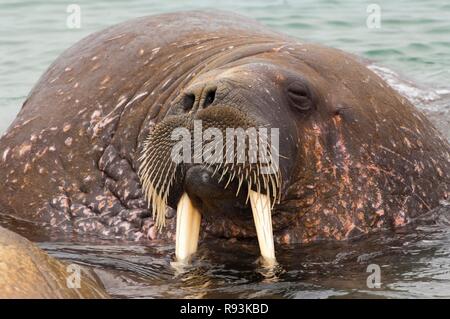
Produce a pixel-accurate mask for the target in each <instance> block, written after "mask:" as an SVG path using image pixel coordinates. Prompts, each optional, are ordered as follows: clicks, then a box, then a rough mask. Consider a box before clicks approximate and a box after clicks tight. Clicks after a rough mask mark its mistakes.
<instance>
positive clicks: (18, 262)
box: [0, 227, 109, 299]
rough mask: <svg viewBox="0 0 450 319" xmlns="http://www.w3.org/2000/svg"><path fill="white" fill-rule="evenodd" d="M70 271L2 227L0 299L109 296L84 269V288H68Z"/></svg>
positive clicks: (81, 284)
mask: <svg viewBox="0 0 450 319" xmlns="http://www.w3.org/2000/svg"><path fill="white" fill-rule="evenodd" d="M68 270H69V271H68ZM70 270H71V269H70V268H69V269H68V268H67V264H65V263H62V262H60V261H58V260H56V259H54V258H52V257H50V256H49V255H47V253H45V252H44V251H43V250H41V249H40V248H39V247H37V246H36V245H34V244H33V243H31V242H30V241H28V240H27V239H25V238H24V237H22V236H19V235H17V234H15V233H13V232H11V231H9V230H7V229H5V228H3V227H0V298H2V299H3V298H38V299H41V298H51V299H55V298H71V299H80V298H89V299H92V298H108V297H109V296H108V294H107V293H106V292H105V290H104V288H103V286H102V284H101V283H100V281H99V280H98V278H97V277H96V276H95V275H94V274H93V273H91V272H88V271H87V270H86V269H84V268H83V269H82V270H81V272H80V274H81V277H80V288H78V289H74V288H68V287H67V281H66V279H67V278H68V276H70V275H72V274H73V272H71V271H70Z"/></svg>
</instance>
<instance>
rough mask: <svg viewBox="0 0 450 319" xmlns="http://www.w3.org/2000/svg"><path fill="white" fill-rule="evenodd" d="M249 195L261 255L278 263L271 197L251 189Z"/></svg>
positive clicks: (268, 261) (272, 262) (271, 262)
mask: <svg viewBox="0 0 450 319" xmlns="http://www.w3.org/2000/svg"><path fill="white" fill-rule="evenodd" d="M249 196H250V204H251V205H252V212H253V219H254V220H255V227H256V235H257V236H258V243H259V249H260V251H261V256H262V257H263V258H264V259H265V261H266V262H267V263H269V264H271V265H273V264H276V259H275V248H274V244H273V231H272V210H271V205H270V197H269V196H267V195H265V194H261V193H258V192H255V191H252V190H249Z"/></svg>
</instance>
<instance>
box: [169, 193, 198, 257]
mask: <svg viewBox="0 0 450 319" xmlns="http://www.w3.org/2000/svg"><path fill="white" fill-rule="evenodd" d="M200 221H201V215H200V212H199V211H198V210H197V209H196V208H195V207H194V206H193V205H192V202H191V199H190V198H189V196H188V195H187V194H186V193H184V194H183V196H181V199H180V201H179V202H178V206H177V233H176V243H175V256H176V259H177V261H179V262H187V261H189V258H190V256H191V255H192V254H193V253H195V252H196V251H197V246H198V236H199V233H200Z"/></svg>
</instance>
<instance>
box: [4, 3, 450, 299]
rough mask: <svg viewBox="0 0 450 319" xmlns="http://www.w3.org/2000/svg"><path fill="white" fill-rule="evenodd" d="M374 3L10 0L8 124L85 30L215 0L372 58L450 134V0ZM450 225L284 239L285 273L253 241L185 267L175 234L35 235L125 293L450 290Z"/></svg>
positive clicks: (298, 294)
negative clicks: (124, 239)
mask: <svg viewBox="0 0 450 319" xmlns="http://www.w3.org/2000/svg"><path fill="white" fill-rule="evenodd" d="M372 2H373V1H356V0H349V1H343V0H315V1H313V0H303V1H294V0H284V1H283V0H280V1H278V0H274V1H271V0H267V1H265V0H258V1H245V2H243V1H233V0H232V1H223V2H220V4H219V1H206V0H201V1H180V0H169V1H162V0H160V1H145V0H131V1H116V0H110V1H89V0H78V1H77V0H70V1H57V0H47V1H42V0H36V1H32V0H28V1H21V0H15V1H13V0H1V1H0V134H1V133H2V132H4V131H5V130H6V129H7V127H8V126H9V124H10V123H11V121H12V120H13V119H14V117H15V116H16V114H17V112H18V111H19V109H20V106H21V104H22V103H23V101H24V100H25V98H26V96H27V94H28V93H29V91H30V90H31V88H32V87H33V85H34V83H36V82H37V80H38V78H39V77H40V75H41V74H42V73H43V72H44V71H45V70H46V68H47V67H48V66H49V65H50V64H51V63H52V62H53V61H54V60H55V59H56V57H57V56H58V55H59V54H60V53H61V52H62V51H63V50H64V49H66V48H68V47H69V46H71V45H72V44H74V43H75V42H77V41H78V40H80V39H81V38H83V37H85V36H86V35H88V34H90V33H92V32H94V31H97V30H100V29H102V28H105V27H107V26H110V25H113V24H115V23H119V22H122V21H125V20H127V19H130V18H134V17H138V16H143V15H151V14H158V13H165V12H172V11H179V10H191V9H206V8H207V9H213V10H215V9H222V10H230V11H234V12H237V13H240V14H243V15H246V16H249V17H252V18H255V19H257V20H259V21H260V22H262V23H263V24H266V25H268V26H270V27H272V28H274V29H277V30H279V31H282V32H285V33H288V34H290V35H293V36H296V37H298V38H300V39H302V40H304V41H310V42H317V43H321V44H325V45H328V46H332V47H336V48H340V49H343V50H345V51H349V52H353V53H355V54H358V55H360V56H363V57H365V58H367V59H369V60H370V61H372V62H371V68H372V69H373V70H374V71H376V72H377V73H379V74H380V75H381V76H382V77H384V78H385V79H386V81H388V83H389V84H390V85H392V86H393V87H394V88H395V89H397V90H398V91H400V93H402V94H404V95H405V96H406V97H407V98H409V99H410V100H411V101H413V103H414V104H415V105H417V106H418V107H419V108H421V109H422V110H423V111H424V112H425V113H426V114H427V115H428V116H429V117H430V118H431V119H432V121H433V123H434V124H435V125H436V126H437V127H438V128H439V129H440V130H441V131H442V133H443V134H444V135H446V136H447V137H448V138H449V139H450V98H449V92H450V80H449V79H450V1H437V0H429V1H419V0H414V1H411V0H399V1H392V0H391V1H385V0H383V1H381V0H378V1H376V3H377V4H378V5H379V8H380V10H381V11H380V14H381V15H380V18H381V19H380V27H379V28H369V27H368V26H367V19H368V16H369V14H370V13H368V12H367V9H368V5H369V4H371V3H372ZM71 3H76V4H78V5H79V6H80V8H81V28H79V29H72V28H68V27H67V24H66V19H67V17H68V15H69V13H67V12H66V9H67V6H68V5H69V4H71ZM448 211H449V210H448ZM0 222H1V221H0ZM449 228H450V227H449V226H448V222H443V223H442V225H438V226H429V225H424V226H421V230H422V233H421V235H420V236H419V235H417V236H416V235H408V234H405V233H402V231H400V232H398V233H395V234H394V235H392V234H391V235H390V236H387V237H386V236H384V235H374V236H372V237H370V238H369V239H366V240H364V241H363V242H356V243H353V242H352V243H335V244H334V243H328V244H317V245H310V246H307V247H299V246H295V247H282V248H278V249H279V250H277V253H278V254H279V256H280V257H279V259H280V260H279V261H280V263H281V264H282V265H283V268H284V272H283V273H282V274H280V275H277V276H273V275H269V274H267V273H265V271H264V270H263V269H260V268H259V267H258V266H257V264H255V262H254V261H255V260H256V258H257V256H256V254H255V252H257V247H256V246H255V243H241V244H239V247H237V245H238V244H234V245H235V246H230V245H228V244H227V243H223V242H217V243H216V242H211V243H203V244H201V246H200V251H199V254H198V259H197V261H196V264H195V267H193V268H192V269H190V270H188V271H187V272H186V273H185V274H181V275H180V274H176V273H175V272H174V271H173V269H172V268H171V267H170V260H171V254H173V246H171V245H165V246H158V245H153V244H152V245H150V246H140V245H136V244H127V243H119V244H117V243H116V244H108V243H102V244H101V245H100V244H99V245H97V244H92V243H90V244H84V243H73V242H69V243H68V242H53V241H48V240H47V239H43V238H40V237H36V238H34V240H36V241H43V240H44V241H45V242H42V243H41V246H42V247H43V248H44V249H46V250H47V251H49V252H50V253H51V254H53V255H55V256H57V257H59V258H62V259H67V260H74V261H77V262H80V263H83V264H87V265H91V266H93V267H95V268H96V269H98V271H99V274H100V276H101V278H102V280H103V282H104V283H105V285H106V286H107V289H108V291H109V292H110V293H111V294H112V295H113V296H116V297H155V298H158V297H287V298H310V297H311V298H326V297H450V248H449V247H450V245H449V243H450V231H449ZM28 235H29V234H28ZM32 239H33V238H32ZM215 252H220V253H218V254H215ZM371 263H375V264H378V265H380V267H381V269H382V286H381V288H380V289H371V288H368V286H367V285H366V278H367V276H368V274H367V273H366V268H367V266H368V265H369V264H371Z"/></svg>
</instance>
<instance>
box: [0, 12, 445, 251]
mask: <svg viewBox="0 0 450 319" xmlns="http://www.w3.org/2000/svg"><path fill="white" fill-rule="evenodd" d="M291 73H292V74H294V75H293V76H294V77H298V78H299V79H300V78H301V79H302V81H303V80H304V81H307V83H308V86H309V87H310V88H311V91H312V94H313V96H314V108H313V110H312V111H311V112H309V113H307V114H299V113H295V110H291V109H289V107H288V106H287V103H286V100H285V98H284V96H283V95H281V94H280V93H279V92H278V90H279V91H280V92H281V91H282V90H283V88H284V86H285V85H288V84H289V83H287V81H288V80H289V79H290V75H289V76H288V75H287V74H291ZM223 78H227V79H231V80H232V82H233V83H234V84H233V85H237V86H238V88H237V87H234V88H233V89H231V88H230V87H228V88H225V89H224V90H226V93H227V94H225V93H224V94H223V96H224V99H228V100H226V101H227V103H228V104H232V105H239V104H242V103H254V104H255V105H256V104H257V105H261V106H260V107H261V109H260V111H261V114H263V115H264V114H272V113H271V112H275V113H273V116H272V115H270V116H271V117H273V118H275V117H276V118H277V120H276V121H278V122H277V123H290V124H286V127H287V126H289V125H290V128H289V129H288V132H289V134H288V136H290V137H289V138H287V139H282V140H281V143H284V144H285V145H287V146H292V148H293V149H294V151H295V153H293V154H291V155H292V156H291V158H290V159H289V163H290V164H289V165H288V164H286V165H284V166H283V167H282V169H283V170H284V172H283V173H284V174H283V192H282V198H281V202H280V204H278V205H276V206H275V207H274V211H273V223H274V230H275V240H276V241H277V242H281V243H294V242H310V241H313V240H317V239H338V240H342V239H346V238H349V237H352V236H356V235H360V234H364V233H367V232H369V231H370V230H372V229H376V228H380V227H392V226H401V225H404V224H405V223H407V222H408V221H409V220H411V219H412V218H414V217H416V216H419V215H421V214H424V213H426V212H428V211H429V210H431V209H433V208H434V207H436V206H438V205H439V201H440V200H444V199H447V198H448V197H449V195H450V194H449V190H450V151H449V150H450V146H449V144H448V142H446V141H444V140H443V139H442V138H441V137H440V135H439V133H438V132H437V131H436V130H435V129H434V128H433V125H432V124H431V123H430V122H429V121H428V120H427V119H426V118H425V117H424V116H423V115H422V114H421V113H420V112H419V111H418V110H417V109H416V108H414V107H413V106H412V105H411V103H410V102H409V101H408V100H406V99H405V98H404V97H402V96H400V95H399V94H398V93H396V92H395V91H394V90H393V89H391V88H390V87H389V86H388V85H387V84H386V83H385V82H384V81H383V80H382V79H381V78H380V77H378V76H377V75H376V74H374V73H373V72H372V71H370V70H369V69H367V68H366V66H365V65H363V64H362V63H361V62H360V61H358V59H357V58H355V57H354V56H352V55H350V54H347V53H345V52H342V51H339V50H336V49H331V48H327V47H323V46H320V45H315V44H305V43H302V42H300V41H298V40H296V39H293V38H290V37H287V36H284V35H281V34H278V33H275V32H273V31H270V30H268V29H266V28H265V27H263V26H261V25H260V24H258V23H257V22H255V21H252V20H249V19H247V18H244V17H241V16H237V15H234V14H230V13H223V12H214V13H212V12H189V13H188V14H187V13H183V14H177V13H174V14H165V15H159V16H150V17H143V18H139V19H135V20H132V21H129V22H125V23H123V24H120V25H117V26H113V27H111V28H108V29H106V30H103V31H100V32H97V33H95V34H92V35H90V36H88V37H87V38H85V39H84V40H82V41H80V42H78V43H77V44H75V45H74V46H73V47H71V48H69V49H68V50H67V51H65V52H64V53H63V54H62V55H61V56H60V57H59V58H58V59H57V60H56V61H55V62H54V63H53V64H52V65H51V66H50V68H49V69H48V70H47V71H46V72H45V74H44V75H43V76H42V77H41V79H40V80H39V82H38V83H37V84H36V86H35V87H34V89H33V90H32V92H31V93H30V95H29V96H28V98H27V100H26V101H25V103H24V105H23V107H22V110H21V111H20V113H19V115H18V116H17V119H16V120H15V121H14V122H13V123H12V125H11V126H10V128H9V129H8V131H7V132H6V134H5V135H4V136H3V137H2V138H1V140H0V163H1V166H0V179H1V180H2V184H1V185H0V209H1V211H2V212H4V213H6V214H9V215H13V216H17V217H19V218H22V219H26V220H32V221H36V222H39V223H42V225H45V226H47V227H48V228H50V229H55V228H57V229H59V230H62V231H64V232H67V233H70V232H72V231H73V232H76V233H82V234H96V235H101V236H105V237H114V236H119V237H125V238H128V239H134V240H139V239H142V238H150V239H154V238H156V237H157V236H158V235H157V232H156V229H155V227H153V220H152V218H151V216H150V210H149V209H148V205H147V203H146V201H145V199H144V197H143V192H142V189H141V184H140V181H139V177H138V175H137V170H138V168H139V164H140V163H139V160H138V158H139V157H140V155H141V151H142V147H143V142H144V140H145V139H146V138H147V136H148V134H149V133H150V132H151V130H152V127H153V126H154V125H155V123H157V122H160V121H161V120H163V119H164V117H165V115H166V113H167V112H168V111H169V110H170V109H171V108H172V107H174V105H177V103H178V102H179V100H180V97H181V96H182V95H183V94H185V93H186V92H188V91H189V92H196V90H198V89H199V88H203V87H205V85H207V84H208V83H210V82H211V81H218V79H223ZM236 83H237V84H236ZM268 83H271V84H270V85H269V84H268ZM237 89H239V90H237ZM234 92H239V94H234ZM218 93H221V92H220V91H218ZM219 97H220V94H219ZM276 107H278V109H277V108H276ZM274 110H276V111H274ZM266 117H267V115H266ZM266 119H267V118H266ZM267 121H268V122H271V121H272V120H271V118H268V119H267ZM274 121H275V120H274ZM272 124H273V123H272ZM292 127H293V128H292ZM290 133H292V134H290ZM172 206H173V205H172ZM173 215H174V214H173V210H169V211H168V214H167V216H168V217H173ZM205 223H206V225H205V226H204V227H203V228H202V235H203V236H208V235H209V236H221V237H254V236H255V233H254V226H253V224H252V222H251V220H250V221H249V222H248V223H246V224H239V223H237V224H236V223H233V222H230V221H229V220H227V218H222V219H218V220H216V221H215V222H214V223H211V222H208V221H205ZM168 224H169V225H168V229H166V230H165V231H163V233H162V234H159V237H161V238H173V235H174V232H173V225H174V222H173V219H170V220H169V221H168Z"/></svg>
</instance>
